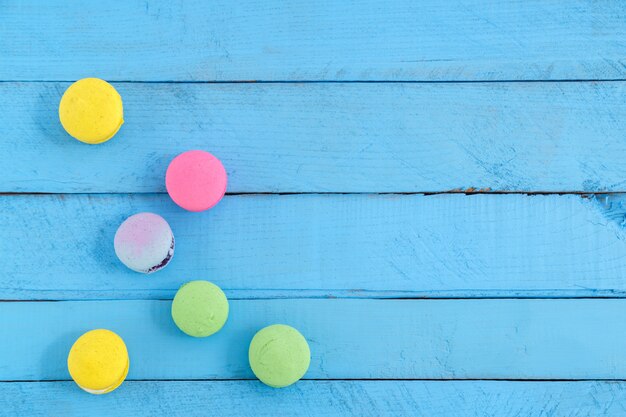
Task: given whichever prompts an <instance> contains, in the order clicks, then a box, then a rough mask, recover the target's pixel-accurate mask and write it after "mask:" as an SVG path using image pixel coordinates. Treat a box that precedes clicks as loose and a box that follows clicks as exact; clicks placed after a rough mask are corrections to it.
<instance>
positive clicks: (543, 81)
mask: <svg viewBox="0 0 626 417" xmlns="http://www.w3.org/2000/svg"><path fill="white" fill-rule="evenodd" d="M74 81H76V80H19V79H14V80H0V83H31V84H37V83H40V84H45V83H72V82H74ZM107 81H108V82H112V83H119V84H510V83H516V84H521V83H601V82H602V83H604V82H623V81H626V78H597V79H593V78H589V79H588V78H571V79H570V78H565V79H559V80H533V79H526V80H513V79H511V80H227V81H216V80H206V81H176V80H156V81H134V80H117V79H107Z"/></svg>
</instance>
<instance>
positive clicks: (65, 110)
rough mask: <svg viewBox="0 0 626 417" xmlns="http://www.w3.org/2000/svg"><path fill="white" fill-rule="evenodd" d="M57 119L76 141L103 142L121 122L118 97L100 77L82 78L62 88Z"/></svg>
mask: <svg viewBox="0 0 626 417" xmlns="http://www.w3.org/2000/svg"><path fill="white" fill-rule="evenodd" d="M59 118H60V119H61V124H62V125H63V128H64V129H65V131H66V132H67V133H69V134H70V135H71V136H72V137H74V138H76V139H78V140H79V141H81V142H84V143H89V144H98V143H102V142H106V141H107V140H109V139H111V138H112V137H113V136H115V134H116V133H117V131H118V130H120V127H121V126H122V123H124V109H123V106H122V97H120V95H119V93H118V92H117V91H116V90H115V88H113V86H112V85H111V84H109V83H107V82H106V81H104V80H101V79H99V78H83V79H82V80H78V81H76V82H75V83H74V84H72V85H70V86H69V87H68V89H67V90H65V93H64V94H63V97H62V98H61V103H60V104H59Z"/></svg>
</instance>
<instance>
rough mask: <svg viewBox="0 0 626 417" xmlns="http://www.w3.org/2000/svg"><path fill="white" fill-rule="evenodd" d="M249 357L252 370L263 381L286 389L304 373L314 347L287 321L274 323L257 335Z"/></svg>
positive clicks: (307, 367) (253, 340) (253, 339)
mask: <svg viewBox="0 0 626 417" xmlns="http://www.w3.org/2000/svg"><path fill="white" fill-rule="evenodd" d="M248 359H249V361H250V367H251V368H252V372H254V375H256V377H257V378H259V379H260V380H261V382H263V383H264V384H266V385H269V386H270V387H273V388H283V387H287V386H289V385H291V384H293V383H295V382H296V381H298V380H299V379H300V378H302V377H303V376H304V374H305V373H306V371H307V370H308V369H309V364H310V363H311V350H310V349H309V344H308V343H307V341H306V339H305V338H304V336H302V334H300V332H299V331H297V330H296V329H294V328H293V327H291V326H287V325H285V324H274V325H271V326H268V327H265V328H263V329H261V330H259V331H258V332H257V334H255V335H254V337H253V338H252V342H250V349H249V351H248Z"/></svg>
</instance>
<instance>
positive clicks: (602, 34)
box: [0, 0, 626, 81]
mask: <svg viewBox="0 0 626 417" xmlns="http://www.w3.org/2000/svg"><path fill="white" fill-rule="evenodd" d="M0 11H1V13H0V62H2V63H3V65H2V66H0V79H3V80H73V79H77V78H82V77H85V76H88V75H98V76H100V77H103V78H108V79H112V80H135V81H136V80H140V81H143V80H151V81H154V80H158V81H164V80H165V81H170V80H177V81H207V80H217V81H225V80H429V81H431V80H511V79H516V80H517V79H540V80H544V79H551V80H558V79H600V78H601V79H607V78H624V75H625V74H626V70H625V68H624V64H625V61H624V56H625V52H626V45H625V44H624V38H625V37H626V23H625V22H626V5H625V4H624V2H621V1H605V2H602V4H601V7H600V6H599V5H598V4H597V2H595V1H593V0H572V1H568V2H562V1H553V2H546V1H542V0H527V1H515V0H508V1H497V2H493V1H489V2H485V1H469V2H468V1H465V0H451V1H446V2H442V1H439V0H425V1H420V2H414V1H411V0H395V1H391V2H385V3H384V4H381V3H380V2H379V1H376V0H368V1H333V0H316V1H304V0H300V1H292V2H289V4H288V5H286V4H285V3H284V2H280V1H264V2H258V1H241V2H232V1H226V0H221V1H211V2H206V1H203V0H192V1H187V0H186V1H183V0H174V1H172V0H161V1H151V2H124V4H109V3H107V2H92V1H74V2H67V1H64V0H54V1H52V0H49V1H46V2H44V3H43V4H42V2H40V1H36V0H28V1H20V2H2V5H1V9H0ZM42 62H43V63H45V65H42Z"/></svg>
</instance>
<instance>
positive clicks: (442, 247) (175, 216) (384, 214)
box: [0, 194, 626, 300]
mask: <svg viewBox="0 0 626 417" xmlns="http://www.w3.org/2000/svg"><path fill="white" fill-rule="evenodd" d="M625 202H626V198H625V197H624V196H623V195H612V196H606V197H604V198H601V199H588V198H583V197H581V196H576V195H565V196H557V195H549V196H526V195H474V196H465V195H451V194H442V195H433V196H423V195H367V194H352V195H338V194H332V195H321V194H309V195H286V196H280V195H250V196H227V197H226V198H225V199H224V200H223V201H222V202H221V203H220V204H219V205H218V206H217V207H215V208H214V209H212V210H210V211H208V212H206V213H202V214H195V213H189V212H185V211H183V210H182V209H180V208H178V207H177V206H175V205H174V203H173V202H171V200H169V197H168V196H167V195H163V194H143V195H119V194H113V195H108V194H100V195H90V194H87V195H79V194H73V195H10V196H2V197H0V212H1V213H3V215H2V217H0V230H2V231H3V235H4V237H3V239H2V240H1V241H0V252H2V253H4V254H7V255H6V256H5V257H4V260H3V262H1V263H0V276H1V277H2V280H1V281H0V282H1V284H0V299H52V300H54V299H93V298H115V299H118V298H144V299H146V298H149V299H153V298H157V299H163V298H171V297H172V296H173V294H174V292H175V291H176V289H178V287H179V286H180V284H181V282H182V281H184V280H191V279H209V280H212V281H215V282H216V283H217V284H218V285H220V286H222V287H223V288H225V289H226V291H227V293H228V295H229V296H231V297H234V298H257V297H320V296H322V297H501V296H504V297H515V296H518V297H519V296H530V297H589V296H591V297H596V296H616V297H622V296H624V295H626V232H625V231H624V225H623V221H624V218H625V216H626V205H625V204H624V203H625ZM139 211H152V212H156V213H160V214H161V215H163V216H164V217H165V218H166V219H167V220H168V221H169V223H170V225H171V227H172V229H173V231H174V235H175V237H176V251H175V255H174V259H173V260H172V262H171V264H170V265H168V267H167V268H165V269H164V270H162V271H159V272H157V273H155V274H154V275H150V276H144V275H140V274H137V273H135V272H132V271H131V270H129V269H127V268H125V267H124V266H123V265H122V264H121V263H120V262H119V260H118V259H117V258H116V256H115V253H114V251H113V236H114V235H115V231H116V229H117V227H118V226H119V224H120V223H121V222H122V221H123V220H124V219H125V218H126V217H128V216H130V215H131V214H134V213H136V212H139Z"/></svg>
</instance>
